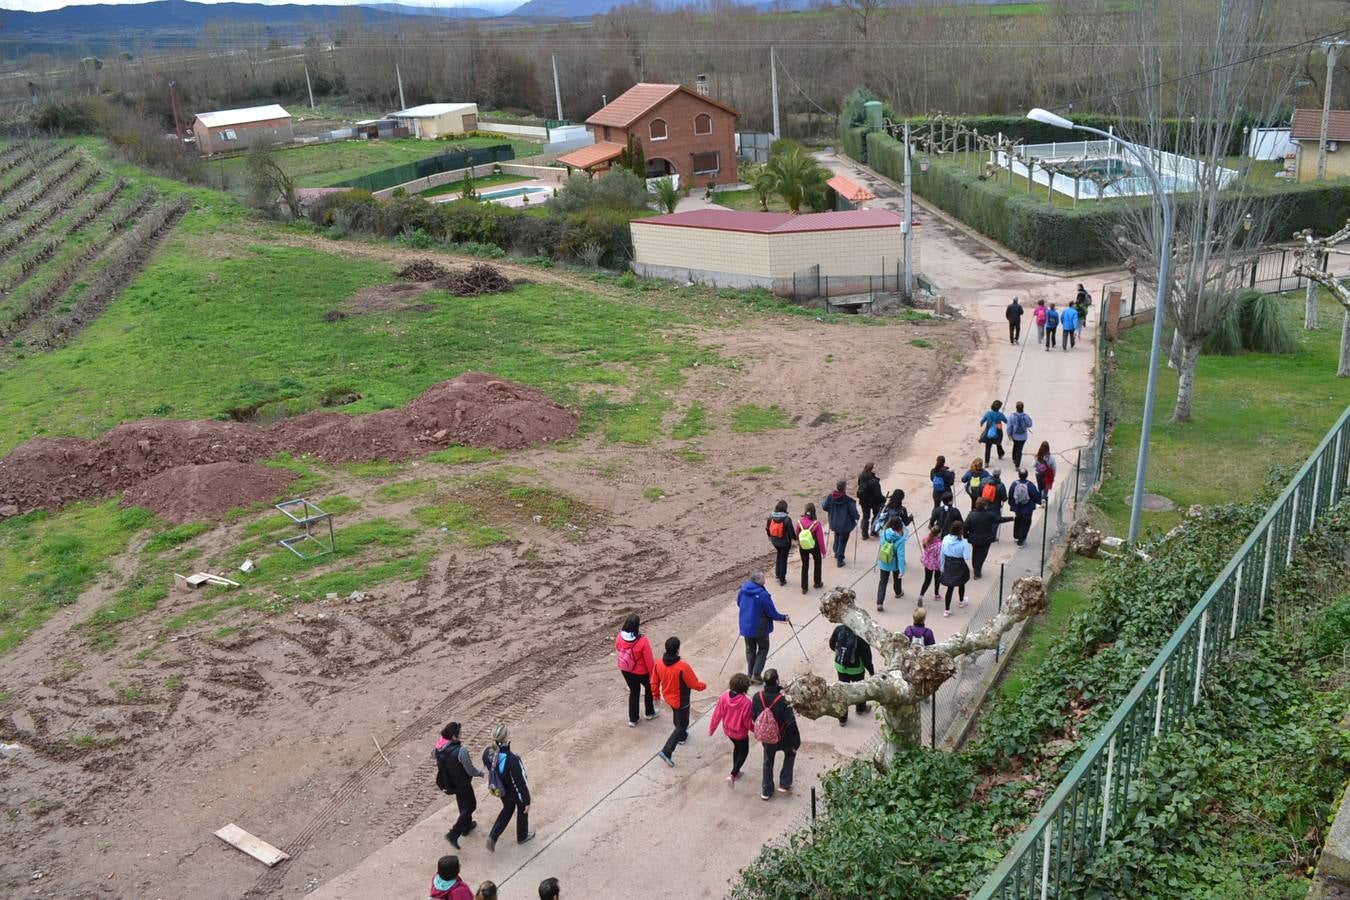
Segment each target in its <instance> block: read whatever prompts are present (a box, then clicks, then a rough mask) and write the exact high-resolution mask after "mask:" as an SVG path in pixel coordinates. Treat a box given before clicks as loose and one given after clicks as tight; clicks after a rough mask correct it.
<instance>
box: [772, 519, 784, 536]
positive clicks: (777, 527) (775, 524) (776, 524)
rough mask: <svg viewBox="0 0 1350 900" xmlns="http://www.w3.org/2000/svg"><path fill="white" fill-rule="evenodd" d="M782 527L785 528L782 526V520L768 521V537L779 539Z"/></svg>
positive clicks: (781, 534)
mask: <svg viewBox="0 0 1350 900" xmlns="http://www.w3.org/2000/svg"><path fill="white" fill-rule="evenodd" d="M784 527H785V526H784V525H783V520H782V519H770V520H769V537H771V538H781V537H782V536H783V529H784Z"/></svg>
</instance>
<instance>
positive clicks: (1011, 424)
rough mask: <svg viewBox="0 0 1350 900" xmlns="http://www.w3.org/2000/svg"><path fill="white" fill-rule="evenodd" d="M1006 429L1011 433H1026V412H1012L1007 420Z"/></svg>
mask: <svg viewBox="0 0 1350 900" xmlns="http://www.w3.org/2000/svg"><path fill="white" fill-rule="evenodd" d="M1008 430H1009V431H1011V432H1012V433H1013V434H1026V433H1027V414H1026V413H1020V412H1015V413H1013V414H1012V418H1011V419H1010V420H1009V421H1008Z"/></svg>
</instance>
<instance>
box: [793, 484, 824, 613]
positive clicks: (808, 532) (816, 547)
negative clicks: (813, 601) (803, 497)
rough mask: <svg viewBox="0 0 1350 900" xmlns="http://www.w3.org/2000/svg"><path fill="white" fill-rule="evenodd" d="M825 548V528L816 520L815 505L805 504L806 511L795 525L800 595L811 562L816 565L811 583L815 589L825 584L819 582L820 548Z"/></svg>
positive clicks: (804, 590) (804, 585)
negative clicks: (800, 563) (800, 562)
mask: <svg viewBox="0 0 1350 900" xmlns="http://www.w3.org/2000/svg"><path fill="white" fill-rule="evenodd" d="M823 546H825V526H823V525H821V524H820V520H819V519H818V518H816V505H815V504H814V503H808V504H806V511H805V512H803V513H802V518H801V521H800V522H798V523H797V550H798V552H799V553H800V554H801V557H802V593H803V594H805V593H806V592H807V591H806V575H807V573H808V572H809V571H810V569H811V562H812V560H814V561H815V564H816V579H815V581H813V582H812V584H814V585H815V586H816V587H818V588H819V587H824V586H825V583H824V582H823V581H821V580H820V560H821V552H820V548H821V547H823Z"/></svg>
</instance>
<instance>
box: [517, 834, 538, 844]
mask: <svg viewBox="0 0 1350 900" xmlns="http://www.w3.org/2000/svg"><path fill="white" fill-rule="evenodd" d="M532 840H534V832H533V831H527V832H525V836H524V837H523V838H521V839H520V840H518V841H516V843H517V844H528V843H529V842H530V841H532Z"/></svg>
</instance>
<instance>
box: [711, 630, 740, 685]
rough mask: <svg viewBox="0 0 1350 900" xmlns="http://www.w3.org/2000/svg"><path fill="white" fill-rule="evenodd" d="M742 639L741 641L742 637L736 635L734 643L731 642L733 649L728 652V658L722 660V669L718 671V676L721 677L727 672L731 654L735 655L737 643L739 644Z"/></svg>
mask: <svg viewBox="0 0 1350 900" xmlns="http://www.w3.org/2000/svg"><path fill="white" fill-rule="evenodd" d="M740 639H741V636H740V635H739V634H738V635H736V637H735V638H733V639H732V641H731V649H730V650H728V651H727V658H726V659H724V660H722V668H720V669H718V670H717V674H718V675H721V674H722V673H723V672H724V671H726V668H727V663H729V662H731V654H733V653H735V652H736V643H737V641H739V640H740Z"/></svg>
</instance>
